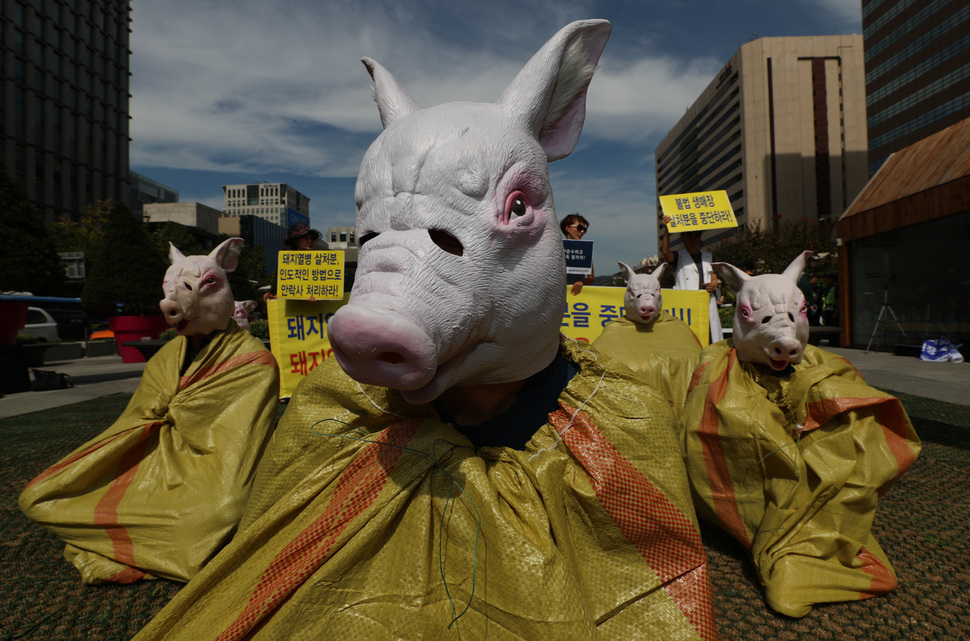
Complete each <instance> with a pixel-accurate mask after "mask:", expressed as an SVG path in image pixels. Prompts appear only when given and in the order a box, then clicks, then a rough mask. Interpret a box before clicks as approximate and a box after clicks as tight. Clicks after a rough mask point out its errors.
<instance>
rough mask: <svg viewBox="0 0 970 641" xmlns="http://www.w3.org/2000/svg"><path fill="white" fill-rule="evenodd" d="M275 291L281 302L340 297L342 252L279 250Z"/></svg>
mask: <svg viewBox="0 0 970 641" xmlns="http://www.w3.org/2000/svg"><path fill="white" fill-rule="evenodd" d="M276 276H277V280H276V291H277V293H278V295H279V297H280V298H282V299H284V300H307V299H310V298H314V299H316V300H340V299H342V298H343V297H344V252H342V251H305V252H301V251H281V252H280V254H279V267H278V268H277V273H276Z"/></svg>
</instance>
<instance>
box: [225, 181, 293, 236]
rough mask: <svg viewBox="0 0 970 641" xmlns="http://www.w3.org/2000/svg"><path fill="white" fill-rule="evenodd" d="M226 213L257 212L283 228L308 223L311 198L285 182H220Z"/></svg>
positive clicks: (261, 216) (254, 214) (236, 214)
mask: <svg viewBox="0 0 970 641" xmlns="http://www.w3.org/2000/svg"><path fill="white" fill-rule="evenodd" d="M222 191H223V194H224V196H225V200H224V202H225V206H224V207H223V210H224V211H225V215H226V216H231V217H234V216H258V217H260V218H262V219H264V220H268V221H270V222H271V223H276V224H277V225H280V226H281V227H283V228H284V229H287V228H288V227H289V226H290V225H293V224H295V223H298V222H303V223H306V224H308V225H309V224H310V199H309V198H307V197H306V196H304V195H303V194H301V193H300V192H298V191H297V190H295V189H293V188H292V187H290V186H289V185H287V184H286V183H268V182H267V183H251V184H248V185H223V186H222Z"/></svg>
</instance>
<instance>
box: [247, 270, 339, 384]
mask: <svg viewBox="0 0 970 641" xmlns="http://www.w3.org/2000/svg"><path fill="white" fill-rule="evenodd" d="M304 253H311V252H304ZM348 298H350V296H349V295H348V296H346V297H344V298H343V299H342V300H336V301H317V302H313V303H311V302H308V301H298V300H279V299H276V300H269V301H267V302H266V309H267V312H268V316H269V344H270V350H272V352H273V356H275V357H276V362H277V364H278V365H279V368H280V398H289V397H290V395H292V394H293V390H294V389H295V388H296V385H297V383H299V382H300V379H302V378H303V377H304V376H306V375H307V374H308V373H310V372H311V371H313V370H314V369H316V368H317V367H318V366H320V365H322V364H323V362H324V361H325V360H327V359H328V358H331V357H332V356H333V350H331V349H330V338H329V337H328V336H327V321H328V320H329V319H330V317H331V316H333V314H334V312H336V311H337V310H338V309H340V307H341V306H342V305H344V304H345V303H346V302H347V299H348Z"/></svg>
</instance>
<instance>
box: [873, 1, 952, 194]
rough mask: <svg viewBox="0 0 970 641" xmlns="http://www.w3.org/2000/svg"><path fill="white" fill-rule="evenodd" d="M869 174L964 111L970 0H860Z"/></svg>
mask: <svg viewBox="0 0 970 641" xmlns="http://www.w3.org/2000/svg"><path fill="white" fill-rule="evenodd" d="M862 33H863V40H864V42H865V65H866V110H867V114H868V116H867V117H868V129H869V174H870V175H872V174H874V173H875V172H876V170H877V169H879V167H880V165H882V163H883V162H884V161H885V160H886V157H887V156H888V155H889V154H891V153H893V152H894V151H899V150H900V149H903V148H904V147H906V146H908V145H911V144H912V143H914V142H916V141H917V140H920V139H921V138H925V137H926V136H929V135H930V134H933V133H935V132H937V131H941V130H943V129H946V128H947V127H949V126H950V125H952V124H954V123H957V122H959V121H961V120H963V119H964V118H967V117H970V3H968V2H967V0H862Z"/></svg>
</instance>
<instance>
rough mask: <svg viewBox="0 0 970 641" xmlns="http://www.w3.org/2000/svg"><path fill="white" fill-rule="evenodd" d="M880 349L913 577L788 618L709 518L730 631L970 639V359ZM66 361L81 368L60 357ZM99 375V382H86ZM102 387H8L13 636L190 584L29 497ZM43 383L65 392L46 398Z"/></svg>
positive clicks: (46, 634)
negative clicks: (137, 564) (96, 580)
mask: <svg viewBox="0 0 970 641" xmlns="http://www.w3.org/2000/svg"><path fill="white" fill-rule="evenodd" d="M833 351H835V350H833ZM869 356H870V355H867V354H863V352H861V351H858V350H856V351H855V352H853V355H852V357H851V358H850V360H853V362H854V363H856V364H857V367H859V363H861V362H864V361H865V362H866V365H865V367H859V369H860V370H861V371H862V372H863V374H864V375H865V376H866V377H867V380H868V381H869V382H870V383H872V384H873V385H876V386H877V387H880V388H881V389H886V390H887V391H890V392H893V393H896V394H897V395H898V396H899V397H900V399H901V400H902V401H903V405H904V406H905V407H906V409H907V411H908V412H909V414H910V416H911V418H912V420H913V423H914V425H915V426H916V430H917V432H918V434H919V435H920V437H921V438H922V440H923V452H922V454H921V456H920V458H919V459H918V460H917V461H916V463H915V465H914V466H913V467H912V468H911V469H910V471H909V472H908V473H907V474H906V475H905V476H904V477H903V478H902V479H900V480H899V481H898V482H897V483H896V485H895V486H894V487H893V488H892V489H890V490H889V492H888V493H887V494H886V496H885V497H884V498H883V500H882V502H881V504H880V508H879V511H878V513H877V517H876V524H875V535H876V537H877V538H878V539H879V541H880V543H881V544H882V546H883V548H884V549H885V551H886V553H887V554H888V555H889V558H890V559H891V560H892V561H893V563H894V565H895V568H896V571H897V573H898V575H899V579H900V585H899V587H898V588H897V589H896V590H895V591H893V592H892V593H890V594H888V595H886V596H882V597H878V598H874V599H869V600H867V601H861V602H853V603H839V604H831V605H826V606H822V607H818V608H816V609H815V611H813V612H812V613H811V614H809V615H808V616H807V617H805V618H803V619H797V620H796V619H789V618H786V617H783V616H779V615H777V614H774V613H773V612H771V611H770V610H769V609H768V608H767V606H766V605H765V602H764V600H763V598H762V595H761V591H760V590H759V588H758V586H757V579H756V577H755V573H754V571H753V568H752V566H751V564H750V562H749V561H748V560H747V557H746V555H745V553H744V551H743V550H742V548H741V547H740V546H738V545H737V544H736V543H734V542H733V541H732V540H731V539H729V538H727V537H726V536H724V535H722V534H720V533H718V532H715V531H713V530H710V529H707V528H705V529H703V535H704V541H705V543H706V545H707V549H708V555H709V563H710V570H711V577H712V583H713V588H714V599H715V614H716V617H717V623H718V627H719V632H720V638H721V639H731V640H733V639H738V640H745V641H749V640H765V641H768V640H770V641H776V640H785V639H804V640H806V641H808V640H811V641H823V640H828V639H832V640H836V639H837V640H839V641H842V640H844V639H887V640H888V639H899V640H907V641H910V640H921V639H941V640H942V639H946V640H951V639H968V638H970V546H968V529H970V473H968V472H970V385H967V384H966V379H965V378H962V377H965V376H966V375H967V374H968V373H970V365H967V364H929V365H935V366H937V367H936V369H933V368H930V369H926V370H923V369H922V368H921V366H922V365H924V364H922V363H920V361H917V360H916V359H907V360H898V357H897V360H896V361H892V360H890V361H889V364H887V365H886V366H885V368H886V369H885V371H884V372H882V373H880V372H879V366H878V364H876V363H875V360H877V359H876V358H875V357H880V358H881V357H885V356H887V355H880V354H873V356H874V358H873V359H872V362H869V360H868V357H869ZM890 358H891V357H890ZM894 362H895V365H893V363H894ZM82 365H83V367H87V368H89V369H92V371H93V372H94V373H86V374H75V375H74V376H75V378H76V379H78V380H79V381H81V385H79V386H78V387H79V388H81V387H85V386H88V385H91V386H95V385H104V384H105V383H109V384H111V385H118V384H122V383H125V381H127V383H125V384H127V385H129V386H131V385H134V384H137V372H138V371H139V370H138V368H137V367H131V368H129V369H130V370H134V371H135V375H134V376H131V375H129V374H125V377H126V378H125V377H123V378H122V379H120V382H119V380H113V381H112V380H110V378H109V379H105V378H104V376H105V372H106V371H107V368H106V367H104V366H101V369H99V366H98V364H95V363H86V364H82ZM58 367H60V368H61V369H65V368H67V369H70V366H69V365H64V366H59V365H55V366H54V367H51V369H55V370H57V369H58ZM78 367H81V366H78ZM946 368H950V369H946ZM121 369H122V370H125V368H121ZM74 371H75V372H79V371H80V369H75V370H74ZM126 371H127V370H126ZM86 376H93V377H96V378H97V380H95V379H91V380H88V381H87V382H84V381H85V377H86ZM914 381H916V382H914ZM920 381H922V382H920ZM953 381H956V383H953ZM917 383H919V384H917ZM924 384H925V385H926V386H928V389H930V390H931V391H933V390H937V391H938V390H940V389H942V390H944V392H943V393H938V394H936V395H939V396H948V395H949V394H951V393H953V394H954V398H953V401H946V400H940V399H936V398H931V397H929V396H925V395H922V394H923V393H924V392H925V391H926V389H924V388H923V387H920V385H924ZM951 385H952V386H954V390H953V391H952V392H951V391H948V390H950V387H951ZM896 387H906V389H896ZM75 389H76V390H77V389H78V388H75ZM131 389H133V387H132V388H131ZM907 390H908V391H907ZM102 391H103V392H105V393H107V394H108V395H104V393H100V392H99V393H98V394H95V393H94V392H93V391H89V392H88V395H92V396H93V397H92V398H90V399H88V400H76V399H77V398H78V397H76V396H71V397H70V402H68V403H66V404H61V403H59V401H58V399H60V400H63V399H64V398H65V397H64V396H61V397H55V396H54V395H57V394H66V393H67V392H70V390H60V391H56V392H38V393H35V394H37V396H35V397H33V401H34V402H33V403H31V404H30V405H28V406H27V407H31V406H34V407H35V408H36V409H37V410H38V411H31V412H26V413H24V412H19V411H13V410H12V409H11V408H13V407H14V405H15V404H17V403H20V404H21V405H22V403H24V402H26V401H25V400H24V398H21V399H20V400H19V401H17V399H11V398H5V399H0V410H3V408H4V407H6V408H7V414H2V413H0V417H2V416H5V417H4V418H0V439H2V442H3V448H2V449H0V641H12V640H14V639H18V640H19V639H45V640H47V639H64V640H74V639H77V640H80V639H100V640H107V639H119V640H120V639H129V638H131V637H132V636H133V635H134V634H135V633H136V632H137V631H138V630H139V629H140V628H141V627H142V626H143V625H144V624H145V623H146V622H147V621H148V620H149V619H151V617H152V616H154V615H155V614H156V613H157V612H158V611H159V610H160V609H161V608H162V607H163V606H164V605H165V604H166V603H167V602H168V601H169V600H170V599H171V598H172V597H173V596H174V595H175V594H176V593H177V592H178V590H179V589H180V587H181V586H180V585H179V584H177V583H174V582H169V581H149V582H142V583H139V584H134V585H130V586H115V585H111V586H99V587H90V586H84V585H82V584H81V582H80V579H79V577H78V574H77V572H76V571H75V570H74V568H73V567H72V566H71V565H70V564H68V563H67V562H66V561H65V560H64V559H63V558H62V557H61V550H62V547H63V545H62V544H61V542H60V541H59V540H58V539H57V537H55V536H54V535H52V534H50V533H49V532H48V531H46V530H44V529H43V528H41V527H39V526H36V525H34V524H31V523H30V522H29V521H27V519H26V518H24V516H23V515H22V514H21V513H20V511H19V510H18V508H17V496H18V495H19V493H20V491H21V490H22V489H23V487H24V486H25V485H26V483H27V482H28V481H29V480H30V479H31V478H33V477H34V476H35V475H37V474H38V473H39V472H41V471H43V470H44V469H46V468H47V467H48V466H49V465H51V464H52V463H54V462H55V461H57V460H58V459H60V458H61V457H62V456H64V455H65V454H67V453H68V452H70V451H71V450H72V449H74V448H75V447H77V446H78V445H80V444H81V443H83V442H84V441H86V440H88V439H90V438H92V437H94V436H95V435H97V434H98V433H100V432H101V431H103V430H104V429H105V428H106V427H107V426H108V425H110V424H111V423H112V422H113V421H114V419H115V418H116V417H117V416H118V415H119V414H120V413H121V411H122V410H123V408H124V406H125V404H126V402H127V400H128V398H129V396H130V393H131V392H130V391H127V392H125V391H124V390H122V391H111V388H107V387H106V388H104V389H103V390H102ZM913 392H919V393H913ZM26 394H31V393H29V392H28V393H26ZM42 395H51V396H50V397H49V400H45V401H44V402H40V399H41V396H42ZM15 396H22V395H15ZM28 400H30V399H29V398H28Z"/></svg>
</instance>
